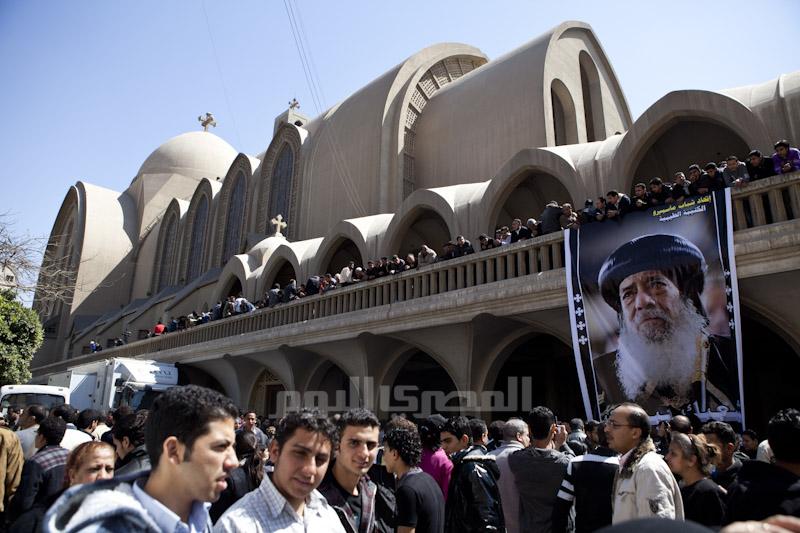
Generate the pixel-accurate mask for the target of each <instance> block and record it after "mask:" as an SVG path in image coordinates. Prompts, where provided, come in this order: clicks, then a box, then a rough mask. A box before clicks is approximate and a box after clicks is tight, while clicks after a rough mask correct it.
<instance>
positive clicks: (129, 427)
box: [111, 410, 150, 477]
mask: <svg viewBox="0 0 800 533" xmlns="http://www.w3.org/2000/svg"><path fill="white" fill-rule="evenodd" d="M147 414H148V411H146V410H141V411H139V412H137V413H134V414H130V415H126V416H124V417H122V418H121V419H120V421H119V422H117V423H115V424H114V427H113V428H111V434H112V437H113V439H114V447H115V448H116V451H117V457H118V458H119V459H118V460H117V464H116V468H115V470H114V475H116V476H117V477H119V476H128V475H132V474H140V473H142V472H146V471H148V470H150V457H149V456H148V454H147V447H146V446H145V434H144V428H145V424H146V423H147Z"/></svg>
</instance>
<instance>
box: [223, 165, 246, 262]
mask: <svg viewBox="0 0 800 533" xmlns="http://www.w3.org/2000/svg"><path fill="white" fill-rule="evenodd" d="M244 197H245V180H244V174H242V173H241V172H240V173H239V174H237V175H236V184H235V185H234V186H233V191H231V197H230V201H229V202H228V213H227V215H226V218H225V240H224V244H223V249H222V264H223V265H224V264H225V263H226V262H227V261H228V259H230V258H231V257H233V255H234V254H235V253H236V252H238V251H239V246H240V245H241V242H240V240H241V236H242V224H243V223H244V200H245V198H244Z"/></svg>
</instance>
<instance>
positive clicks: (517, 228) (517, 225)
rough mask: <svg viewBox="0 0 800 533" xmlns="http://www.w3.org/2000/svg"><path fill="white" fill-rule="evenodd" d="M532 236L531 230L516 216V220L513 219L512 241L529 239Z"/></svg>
mask: <svg viewBox="0 0 800 533" xmlns="http://www.w3.org/2000/svg"><path fill="white" fill-rule="evenodd" d="M530 236H531V234H530V231H529V230H528V228H526V227H525V226H523V225H522V220H520V219H518V218H515V219H514V220H512V221H511V242H512V243H515V242H518V241H522V240H525V239H529V238H530Z"/></svg>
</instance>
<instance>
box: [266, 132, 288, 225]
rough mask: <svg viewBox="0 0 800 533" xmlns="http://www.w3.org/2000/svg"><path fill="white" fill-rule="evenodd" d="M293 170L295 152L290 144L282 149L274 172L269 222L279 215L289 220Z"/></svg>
mask: <svg viewBox="0 0 800 533" xmlns="http://www.w3.org/2000/svg"><path fill="white" fill-rule="evenodd" d="M293 170H294V152H293V151H292V148H291V147H290V146H289V144H284V145H283V148H281V151H280V153H279V154H278V159H277V161H276V163H275V168H274V170H273V171H272V180H271V181H270V194H269V211H268V212H267V220H269V219H270V218H272V217H274V216H277V215H283V218H284V219H287V220H288V219H289V216H290V213H289V207H290V203H291V196H292V171H293ZM267 231H269V228H267Z"/></svg>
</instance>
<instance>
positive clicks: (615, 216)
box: [606, 189, 633, 220]
mask: <svg viewBox="0 0 800 533" xmlns="http://www.w3.org/2000/svg"><path fill="white" fill-rule="evenodd" d="M606 200H607V201H606V218H609V219H612V220H620V219H622V217H624V216H625V215H627V214H628V213H630V212H631V210H632V209H633V206H632V205H631V199H630V198H629V197H628V195H627V194H622V193H620V192H619V191H616V190H613V189H612V190H610V191H608V193H606Z"/></svg>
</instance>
